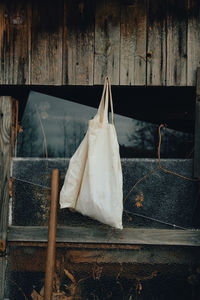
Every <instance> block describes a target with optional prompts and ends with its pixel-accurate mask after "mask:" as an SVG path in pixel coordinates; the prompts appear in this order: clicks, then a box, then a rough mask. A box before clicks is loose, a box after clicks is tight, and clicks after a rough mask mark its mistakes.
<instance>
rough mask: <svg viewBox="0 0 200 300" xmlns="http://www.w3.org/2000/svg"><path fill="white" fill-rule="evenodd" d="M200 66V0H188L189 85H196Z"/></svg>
mask: <svg viewBox="0 0 200 300" xmlns="http://www.w3.org/2000/svg"><path fill="white" fill-rule="evenodd" d="M198 67H200V1H199V0H188V38H187V85H188V86H194V85H196V72H197V68H198Z"/></svg>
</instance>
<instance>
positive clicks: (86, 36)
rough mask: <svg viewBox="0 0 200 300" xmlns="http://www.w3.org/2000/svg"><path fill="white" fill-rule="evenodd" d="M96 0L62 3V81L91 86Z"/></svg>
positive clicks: (77, 0)
mask: <svg viewBox="0 0 200 300" xmlns="http://www.w3.org/2000/svg"><path fill="white" fill-rule="evenodd" d="M94 5H95V1H92V0H86V1H80V0H76V1H65V2H64V35H63V37H64V38H63V83H64V84H71V85H93V67H94Z"/></svg>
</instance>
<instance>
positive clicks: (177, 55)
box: [166, 0, 187, 86]
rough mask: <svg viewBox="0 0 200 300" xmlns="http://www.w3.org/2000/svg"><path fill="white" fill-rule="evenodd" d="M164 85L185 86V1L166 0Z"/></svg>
mask: <svg viewBox="0 0 200 300" xmlns="http://www.w3.org/2000/svg"><path fill="white" fill-rule="evenodd" d="M166 84H167V85H168V86H183V85H186V84H187V0H177V1H174V0H167V74H166Z"/></svg>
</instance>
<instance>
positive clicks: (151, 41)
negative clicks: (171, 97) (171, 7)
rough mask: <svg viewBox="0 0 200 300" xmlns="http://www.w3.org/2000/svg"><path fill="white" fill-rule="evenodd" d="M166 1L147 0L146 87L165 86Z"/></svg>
mask: <svg viewBox="0 0 200 300" xmlns="http://www.w3.org/2000/svg"><path fill="white" fill-rule="evenodd" d="M165 80H166V1H163V0H156V1H149V0H148V27H147V85H148V86H151V85H154V86H155V85H165Z"/></svg>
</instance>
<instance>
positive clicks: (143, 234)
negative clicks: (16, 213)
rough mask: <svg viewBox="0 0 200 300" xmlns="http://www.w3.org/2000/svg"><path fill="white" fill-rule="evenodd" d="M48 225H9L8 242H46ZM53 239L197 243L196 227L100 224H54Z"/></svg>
mask: <svg viewBox="0 0 200 300" xmlns="http://www.w3.org/2000/svg"><path fill="white" fill-rule="evenodd" d="M47 236H48V228H47V227H41V226H34V227H33V226H26V227H24V226H11V227H9V230H8V243H13V242H15V243H19V244H20V243H21V242H24V243H31V242H35V243H46V242H47ZM56 241H57V243H81V244H90V243H93V244H97V245H98V244H108V245H109V244H118V245H160V246H161V245H166V246H192V247H199V246H200V230H175V229H172V230H166V229H144V228H136V229H134V228H124V229H123V230H122V231H120V230H115V229H110V228H107V227H106V228H100V227H66V226H62V227H58V228H57V237H56Z"/></svg>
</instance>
